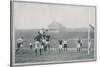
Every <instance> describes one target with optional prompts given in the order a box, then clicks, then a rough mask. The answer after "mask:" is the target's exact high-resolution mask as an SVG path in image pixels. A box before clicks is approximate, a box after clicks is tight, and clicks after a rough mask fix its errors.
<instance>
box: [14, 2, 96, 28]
mask: <svg viewBox="0 0 100 67" xmlns="http://www.w3.org/2000/svg"><path fill="white" fill-rule="evenodd" d="M54 21H56V22H58V23H60V24H62V25H63V26H65V27H66V28H87V27H88V24H91V25H93V26H95V8H94V7H84V6H72V5H57V4H56V5H55V4H39V3H25V2H14V6H13V22H14V23H15V28H16V29H41V28H47V27H48V25H49V24H51V23H52V22H54Z"/></svg>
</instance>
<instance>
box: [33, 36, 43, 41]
mask: <svg viewBox="0 0 100 67" xmlns="http://www.w3.org/2000/svg"><path fill="white" fill-rule="evenodd" d="M41 38H42V35H37V36H36V37H35V38H34V40H36V41H41Z"/></svg>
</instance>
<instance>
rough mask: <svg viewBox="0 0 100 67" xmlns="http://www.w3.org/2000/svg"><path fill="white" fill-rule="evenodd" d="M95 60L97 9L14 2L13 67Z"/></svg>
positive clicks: (92, 7) (12, 7) (12, 17)
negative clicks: (16, 66)
mask: <svg viewBox="0 0 100 67" xmlns="http://www.w3.org/2000/svg"><path fill="white" fill-rule="evenodd" d="M95 60H96V6H88V5H71V4H57V3H42V2H25V1H11V65H27V64H33V65H34V64H36V65H38V64H50V63H69V62H81V61H95Z"/></svg>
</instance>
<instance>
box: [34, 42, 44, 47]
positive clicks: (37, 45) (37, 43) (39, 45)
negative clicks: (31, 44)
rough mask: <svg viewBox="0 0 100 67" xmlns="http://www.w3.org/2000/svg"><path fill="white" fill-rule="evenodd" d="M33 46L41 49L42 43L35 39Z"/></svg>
mask: <svg viewBox="0 0 100 67" xmlns="http://www.w3.org/2000/svg"><path fill="white" fill-rule="evenodd" d="M35 48H36V49H40V48H41V49H42V48H43V45H41V43H40V42H39V41H36V42H35Z"/></svg>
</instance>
